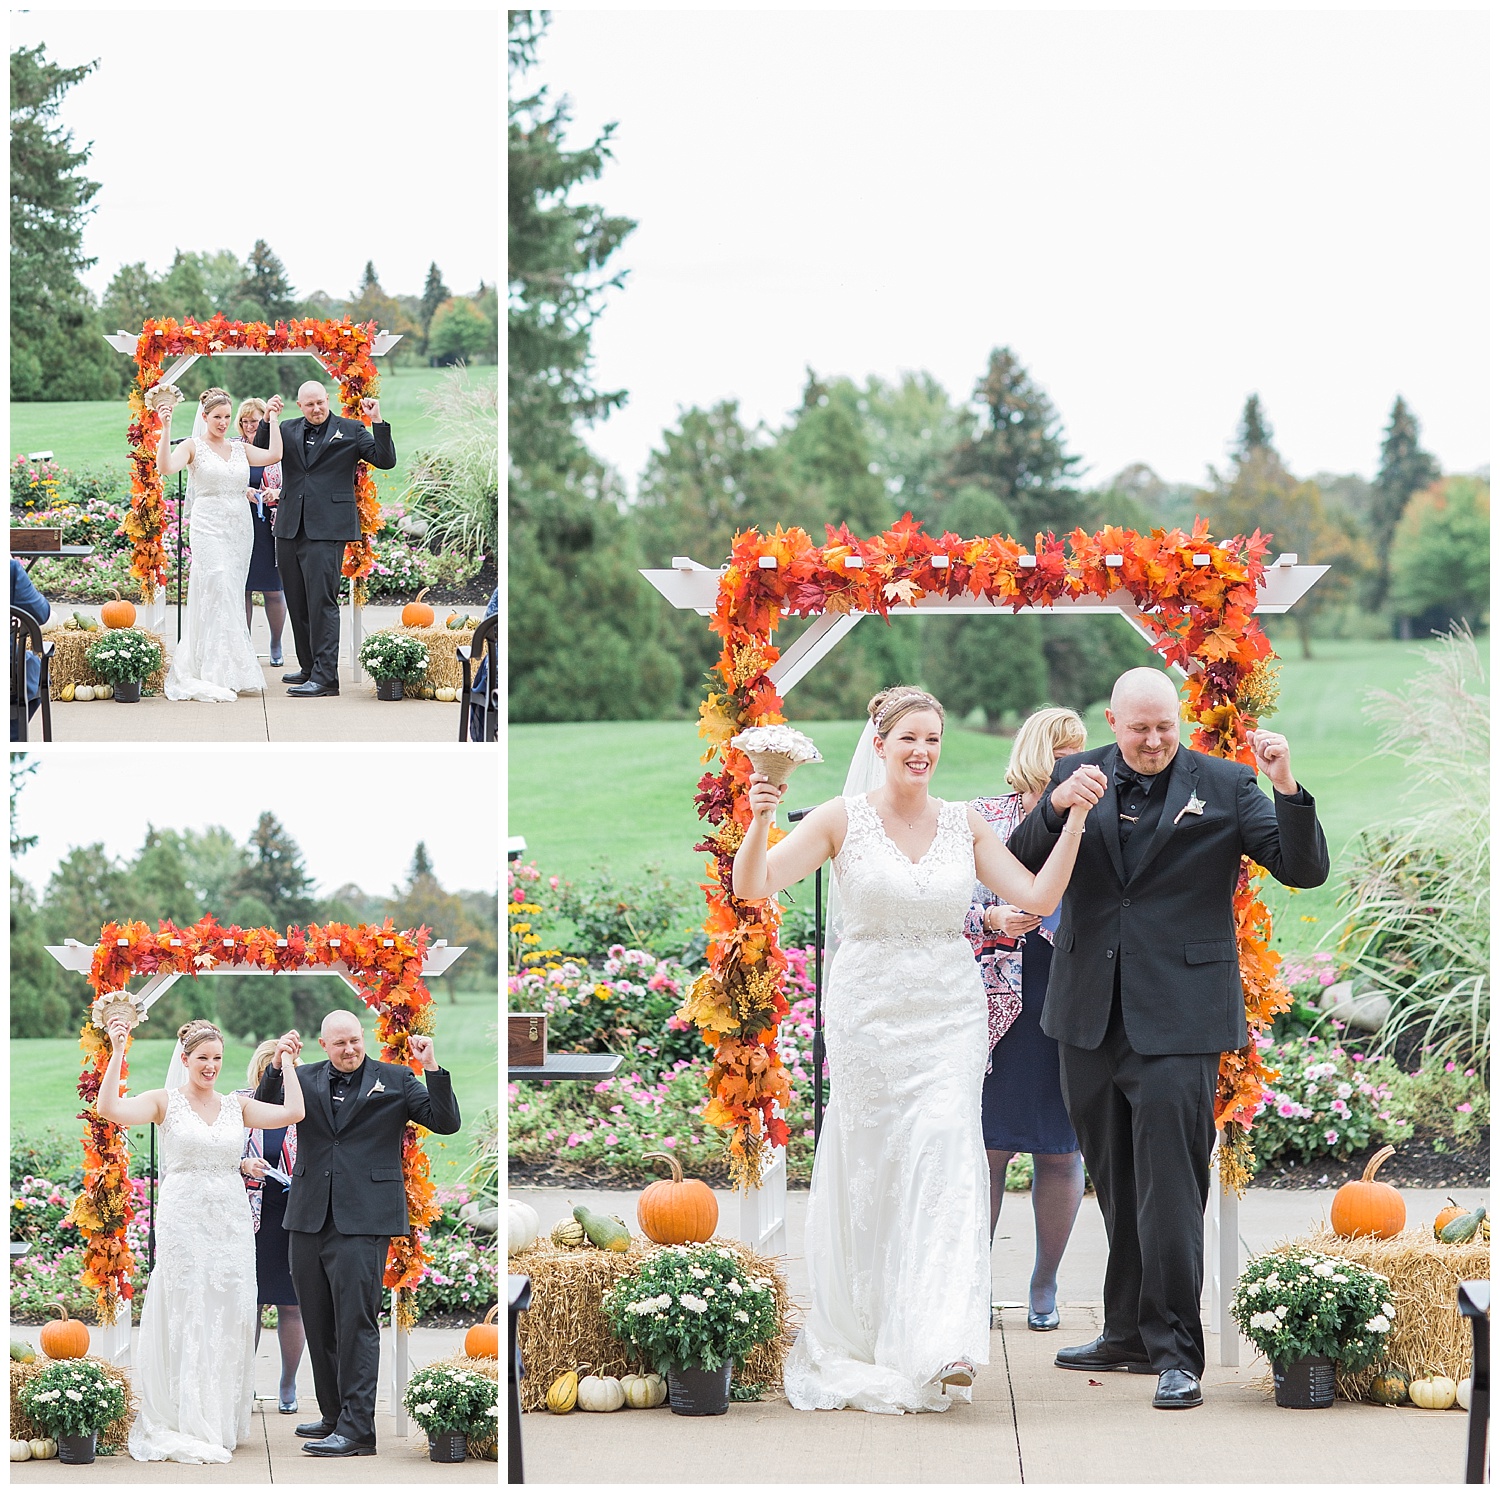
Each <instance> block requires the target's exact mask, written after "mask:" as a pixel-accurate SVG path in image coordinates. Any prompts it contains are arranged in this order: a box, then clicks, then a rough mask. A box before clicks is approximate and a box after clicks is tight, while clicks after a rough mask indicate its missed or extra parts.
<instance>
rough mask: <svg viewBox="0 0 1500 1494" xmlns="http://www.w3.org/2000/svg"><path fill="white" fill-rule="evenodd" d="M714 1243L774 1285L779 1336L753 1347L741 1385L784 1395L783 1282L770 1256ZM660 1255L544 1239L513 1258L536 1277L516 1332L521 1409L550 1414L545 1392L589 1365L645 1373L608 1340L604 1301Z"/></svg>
mask: <svg viewBox="0 0 1500 1494" xmlns="http://www.w3.org/2000/svg"><path fill="white" fill-rule="evenodd" d="M713 1244H715V1245H721V1246H723V1247H724V1248H725V1249H727V1250H731V1251H733V1252H734V1254H735V1255H736V1256H738V1257H739V1260H740V1264H741V1265H743V1266H744V1268H745V1269H746V1270H747V1271H749V1272H750V1273H751V1274H752V1275H755V1276H764V1277H765V1278H766V1279H767V1280H768V1281H770V1282H771V1284H772V1289H773V1291H774V1292H775V1296H776V1316H777V1319H778V1321H779V1322H780V1323H781V1332H780V1334H779V1335H778V1336H777V1337H776V1338H774V1339H772V1340H771V1341H770V1342H769V1343H764V1344H760V1345H758V1346H757V1347H756V1349H755V1350H754V1352H753V1353H752V1354H751V1355H750V1357H749V1358H748V1359H747V1360H746V1361H745V1368H744V1371H743V1372H738V1371H737V1372H736V1378H737V1379H740V1380H743V1381H744V1382H745V1383H747V1384H756V1383H759V1384H762V1385H765V1386H766V1387H767V1388H768V1389H771V1390H779V1389H780V1388H781V1372H782V1366H783V1365H784V1364H785V1363H786V1356H787V1351H788V1350H789V1349H790V1348H791V1346H792V1340H793V1338H794V1337H795V1336H796V1330H795V1327H794V1325H793V1323H792V1298H791V1293H790V1292H789V1291H788V1290H787V1285H786V1278H785V1277H784V1276H782V1274H781V1270H780V1268H779V1266H778V1265H777V1263H776V1261H775V1259H774V1258H773V1257H769V1256H763V1255H756V1254H755V1252H754V1251H753V1250H751V1249H750V1248H749V1246H747V1245H744V1244H742V1243H741V1242H740V1241H739V1240H725V1239H721V1238H719V1237H717V1236H715V1238H714V1240H713ZM661 1248H662V1247H661V1246H660V1245H653V1244H652V1243H651V1241H649V1240H644V1239H641V1238H639V1237H632V1239H631V1241H630V1249H629V1250H627V1251H623V1252H616V1251H611V1250H594V1249H590V1248H587V1247H585V1248H582V1249H579V1250H562V1249H559V1248H558V1247H557V1246H556V1245H554V1244H553V1243H552V1242H551V1241H550V1240H548V1239H545V1238H544V1239H541V1240H539V1241H538V1242H537V1243H536V1244H535V1245H533V1246H532V1247H531V1248H530V1249H529V1250H523V1251H521V1252H520V1253H518V1254H516V1255H513V1256H511V1257H510V1263H509V1270H510V1272H511V1274H512V1275H518V1276H529V1277H530V1278H531V1306H530V1307H529V1308H528V1309H527V1311H525V1312H523V1313H521V1314H520V1316H519V1319H518V1321H517V1326H516V1340H517V1344H518V1346H519V1348H520V1351H521V1363H522V1365H523V1366H524V1368H525V1371H526V1378H525V1379H524V1380H522V1381H521V1406H522V1409H523V1410H526V1411H541V1410H543V1409H545V1407H546V1405H547V1387H548V1386H550V1385H551V1384H552V1382H553V1381H554V1380H555V1379H556V1378H557V1377H558V1376H559V1375H561V1374H563V1373H565V1372H566V1371H568V1370H572V1369H577V1368H578V1366H579V1365H580V1364H587V1365H588V1366H589V1367H590V1369H591V1371H592V1372H593V1373H594V1374H596V1375H624V1374H629V1373H631V1372H632V1371H636V1372H639V1371H640V1370H641V1369H642V1368H643V1366H642V1365H641V1364H640V1363H639V1361H638V1360H635V1359H633V1358H632V1357H631V1355H630V1353H629V1352H628V1351H627V1350H626V1348H625V1346H624V1344H622V1343H621V1342H620V1341H619V1340H618V1339H617V1338H615V1337H614V1336H613V1334H611V1333H610V1331H609V1320H608V1319H607V1318H606V1317H605V1316H604V1309H603V1307H602V1306H601V1302H600V1299H601V1298H602V1297H603V1296H604V1294H605V1292H607V1291H608V1290H609V1289H610V1288H611V1287H612V1286H614V1284H615V1283H616V1282H617V1281H619V1280H620V1278H621V1277H622V1276H628V1275H629V1274H630V1273H631V1272H632V1271H634V1270H635V1269H636V1268H637V1267H638V1266H639V1265H640V1264H641V1263H642V1261H644V1260H646V1259H647V1258H648V1257H649V1256H652V1255H654V1254H655V1253H656V1252H657V1251H658V1250H660V1249H661Z"/></svg>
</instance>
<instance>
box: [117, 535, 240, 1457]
mask: <svg viewBox="0 0 1500 1494" xmlns="http://www.w3.org/2000/svg"><path fill="white" fill-rule="evenodd" d="M247 507H248V505H247ZM242 1128H243V1120H242V1107H241V1103H240V1096H239V1095H237V1094H227V1095H222V1096H220V1102H219V1114H218V1116H217V1117H216V1119H215V1120H214V1123H213V1125H211V1126H210V1125H209V1124H207V1122H205V1121H204V1120H203V1119H202V1117H201V1116H199V1115H198V1113H197V1112H196V1111H195V1110H194V1109H193V1107H192V1106H191V1105H190V1104H189V1103H188V1099H187V1095H186V1093H185V1092H184V1091H183V1090H181V1089H174V1090H171V1091H169V1092H168V1097H167V1115H166V1119H165V1120H164V1121H163V1122H162V1124H161V1186H160V1190H159V1191H158V1193H157V1201H156V1264H155V1266H154V1267H153V1269H152V1272H151V1279H150V1281H149V1282H148V1283H147V1286H146V1305H145V1307H144V1308H143V1309H142V1311H141V1326H140V1334H139V1337H138V1339H137V1342H136V1360H137V1364H136V1371H135V1376H134V1379H135V1389H136V1393H137V1395H138V1396H139V1397H140V1403H141V1409H140V1413H139V1415H137V1417H136V1419H135V1422H134V1424H133V1425H132V1426H131V1428H130V1456H131V1457H132V1458H135V1459H136V1460H137V1461H138V1462H143V1463H144V1462H161V1461H163V1460H165V1461H168V1462H172V1463H227V1462H229V1460H230V1454H231V1453H232V1452H233V1451H234V1448H235V1446H236V1445H237V1444H238V1443H240V1442H243V1441H244V1440H245V1439H246V1438H248V1437H249V1435H250V1412H251V1409H252V1402H253V1400H254V1395H255V1317H256V1313H257V1311H258V1309H257V1307H256V1302H255V1299H256V1290H255V1233H254V1229H253V1227H252V1225H251V1222H250V1202H249V1198H248V1196H247V1195H246V1193H245V1183H244V1180H243V1179H242V1178H241V1177H240V1170H239V1169H240V1156H241V1154H242V1152H243V1150H244V1131H243V1129H242Z"/></svg>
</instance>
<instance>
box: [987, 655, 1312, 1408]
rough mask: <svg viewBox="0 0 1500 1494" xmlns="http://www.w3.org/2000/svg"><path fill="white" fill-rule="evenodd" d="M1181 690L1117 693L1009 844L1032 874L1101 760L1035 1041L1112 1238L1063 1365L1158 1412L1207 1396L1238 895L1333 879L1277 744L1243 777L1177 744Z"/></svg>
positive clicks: (1237, 994)
mask: <svg viewBox="0 0 1500 1494" xmlns="http://www.w3.org/2000/svg"><path fill="white" fill-rule="evenodd" d="M1179 712H1180V705H1179V702H1178V698H1177V690H1176V687H1175V686H1174V685H1173V684H1172V681H1171V680H1170V679H1169V678H1168V677H1167V676H1166V675H1165V674H1163V673H1162V672H1161V671H1160V670H1157V669H1131V670H1128V671H1127V672H1126V673H1125V674H1123V675H1121V676H1120V678H1119V679H1118V680H1117V681H1116V682H1115V688H1114V694H1113V695H1112V696H1111V698H1110V708H1109V710H1107V711H1106V712H1105V718H1106V719H1107V720H1108V722H1109V724H1110V728H1111V729H1112V730H1113V732H1114V734H1115V741H1114V742H1113V743H1111V744H1110V745H1109V746H1108V747H1097V748H1094V749H1093V750H1092V751H1090V752H1085V753H1083V754H1082V755H1078V754H1075V755H1074V756H1072V757H1065V758H1063V759H1061V760H1060V761H1059V762H1058V764H1057V766H1056V767H1055V768H1054V769H1053V772H1052V781H1051V783H1050V784H1049V785H1048V788H1047V790H1046V791H1044V793H1043V795H1042V798H1041V799H1040V800H1039V801H1038V803H1037V806H1036V808H1035V809H1033V810H1032V812H1031V813H1030V814H1029V815H1028V816H1027V817H1026V819H1024V820H1023V821H1022V822H1021V824H1020V825H1019V826H1018V827H1017V828H1016V830H1015V832H1014V834H1012V836H1011V838H1010V849H1011V850H1012V851H1013V852H1014V853H1015V854H1016V855H1017V856H1018V857H1019V858H1020V859H1021V861H1022V862H1023V863H1024V864H1025V865H1026V866H1028V867H1030V868H1031V869H1032V870H1033V871H1035V870H1037V869H1038V868H1039V867H1040V866H1041V864H1042V862H1043V861H1044V860H1045V859H1046V857H1047V854H1048V852H1049V851H1050V850H1051V849H1052V847H1053V846H1054V845H1055V844H1056V842H1057V837H1058V832H1059V831H1060V830H1061V829H1062V824H1063V816H1064V815H1066V813H1067V811H1068V808H1069V806H1070V804H1072V803H1073V802H1074V795H1075V789H1074V788H1073V786H1072V785H1071V784H1070V783H1069V781H1068V779H1069V775H1070V774H1071V773H1072V772H1073V770H1074V769H1075V768H1077V767H1078V766H1079V764H1080V763H1094V764H1096V765H1097V766H1098V767H1099V768H1100V769H1101V771H1102V772H1103V773H1104V775H1105V777H1106V778H1107V780H1108V783H1109V787H1108V788H1107V789H1106V791H1105V794H1104V797H1103V798H1102V799H1101V800H1099V802H1098V803H1097V804H1096V805H1095V806H1094V808H1093V809H1092V810H1091V811H1090V812H1089V816H1088V819H1087V821H1086V822H1085V824H1084V836H1083V840H1082V842H1081V844H1080V845H1079V848H1078V862H1077V865H1076V866H1075V867H1074V869H1073V877H1072V880H1071V881H1070V882H1069V883H1068V890H1067V892H1065V893H1064V894H1063V901H1062V918H1061V922H1060V924H1059V926H1058V929H1057V933H1056V936H1055V937H1054V940H1053V949H1054V951H1055V952H1054V954H1053V956H1052V974H1051V977H1050V979H1049V980H1048V983H1047V1000H1046V1004H1045V1005H1044V1006H1043V1008H1042V1030H1043V1031H1044V1032H1045V1033H1046V1034H1047V1035H1048V1036H1049V1037H1053V1038H1056V1039H1057V1045H1058V1057H1059V1061H1060V1066H1061V1078H1062V1091H1063V1099H1064V1101H1065V1102H1066V1104H1067V1107H1068V1117H1069V1119H1070V1120H1071V1121H1072V1122H1073V1129H1074V1130H1075V1131H1076V1132H1077V1133H1078V1141H1079V1145H1080V1147H1081V1149H1082V1151H1083V1159H1084V1161H1085V1162H1086V1163H1087V1164H1088V1170H1089V1176H1090V1177H1091V1178H1093V1180H1094V1187H1095V1189H1096V1191H1097V1193H1098V1196H1099V1208H1100V1212H1101V1213H1102V1214H1103V1215H1104V1228H1105V1233H1106V1234H1107V1236H1108V1238H1109V1260H1108V1263H1107V1265H1106V1266H1105V1271H1104V1332H1103V1333H1102V1334H1100V1336H1099V1337H1098V1338H1097V1339H1095V1340H1094V1342H1093V1343H1090V1344H1084V1345H1083V1346H1081V1347H1079V1348H1069V1349H1062V1350H1060V1351H1059V1352H1058V1355H1057V1359H1056V1363H1057V1364H1058V1365H1059V1366H1060V1367H1061V1368H1063V1369H1073V1370H1087V1371H1093V1372H1098V1371H1101V1370H1129V1371H1130V1372H1131V1373H1133V1374H1150V1373H1154V1374H1155V1375H1157V1377H1158V1379H1157V1387H1156V1394H1155V1396H1154V1397H1153V1399H1152V1405H1154V1406H1156V1407H1158V1408H1159V1409H1161V1410H1165V1411H1173V1410H1179V1409H1183V1408H1187V1407H1192V1406H1198V1405H1201V1404H1202V1402H1203V1393H1202V1390H1201V1388H1200V1385H1199V1380H1200V1377H1201V1376H1202V1374H1203V1363H1204V1345H1203V1321H1202V1317H1201V1315H1200V1310H1199V1298H1200V1296H1201V1294H1202V1289H1203V1209H1204V1205H1205V1204H1206V1202H1207V1200H1208V1185H1209V1153H1210V1151H1211V1150H1212V1148H1213V1140H1214V1093H1215V1088H1216V1085H1217V1080H1218V1072H1219V1054H1220V1053H1221V1052H1226V1051H1231V1052H1232V1051H1233V1050H1235V1049H1238V1048H1241V1047H1243V1046H1244V1043H1245V999H1244V993H1243V990H1242V988H1241V986H1240V971H1239V952H1238V949H1237V947H1236V944H1235V924H1234V890H1235V885H1236V883H1237V881H1238V878H1239V875H1240V866H1241V860H1240V858H1241V857H1242V856H1248V857H1250V859H1251V860H1252V861H1255V862H1257V863H1258V864H1259V865H1261V866H1263V867H1265V868H1266V870H1267V871H1268V872H1270V874H1271V875H1272V876H1273V877H1275V878H1276V879H1277V880H1278V881H1280V882H1284V883H1285V884H1286V885H1287V886H1288V887H1318V886H1321V885H1322V883H1323V882H1325V881H1326V880H1327V878H1328V845H1327V843H1326V841H1325V840H1324V838H1323V831H1322V829H1321V828H1320V826H1319V824H1318V813H1317V808H1316V806H1315V805H1314V804H1313V799H1312V795H1311V794H1309V793H1308V792H1307V790H1306V789H1305V788H1302V787H1301V786H1300V785H1299V784H1298V782H1297V780H1296V778H1295V777H1294V776H1293V774H1292V760H1291V754H1290V751H1289V750H1288V748H1287V742H1286V738H1285V737H1282V736H1278V735H1277V734H1276V733H1275V732H1269V731H1253V732H1251V733H1250V747H1251V750H1252V751H1253V752H1254V754H1255V765H1256V768H1258V769H1259V770H1260V771H1261V772H1262V773H1264V774H1265V775H1266V777H1267V778H1269V779H1270V780H1271V787H1272V789H1273V790H1274V791H1275V797H1274V799H1268V798H1267V797H1266V796H1265V794H1264V793H1262V791H1261V789H1260V785H1259V784H1258V783H1257V782H1256V779H1255V771H1254V769H1251V768H1249V767H1247V766H1245V765H1244V764H1242V763H1237V762H1233V761H1230V760H1228V759H1226V758H1222V757H1212V756H1209V755H1207V754H1205V753H1201V752H1194V751H1192V750H1191V749H1190V748H1183V747H1181V746H1180V745H1179V741H1178V724H1177V723H1178V716H1179Z"/></svg>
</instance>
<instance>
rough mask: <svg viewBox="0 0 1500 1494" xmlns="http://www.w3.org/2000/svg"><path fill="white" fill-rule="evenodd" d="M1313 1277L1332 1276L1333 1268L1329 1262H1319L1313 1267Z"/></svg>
mask: <svg viewBox="0 0 1500 1494" xmlns="http://www.w3.org/2000/svg"><path fill="white" fill-rule="evenodd" d="M1313 1275H1314V1276H1324V1277H1328V1276H1332V1275H1333V1267H1332V1266H1330V1265H1329V1264H1328V1262H1327V1261H1319V1262H1318V1264H1317V1265H1316V1266H1314V1267H1313Z"/></svg>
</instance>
